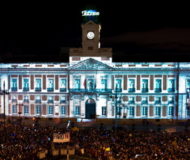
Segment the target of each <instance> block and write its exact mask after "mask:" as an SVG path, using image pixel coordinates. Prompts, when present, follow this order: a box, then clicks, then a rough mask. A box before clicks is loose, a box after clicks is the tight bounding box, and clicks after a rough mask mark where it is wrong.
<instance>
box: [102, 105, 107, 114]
mask: <svg viewBox="0 0 190 160" xmlns="http://www.w3.org/2000/svg"><path fill="white" fill-rule="evenodd" d="M106 114H107V110H106V107H105V106H104V107H102V115H103V116H106Z"/></svg>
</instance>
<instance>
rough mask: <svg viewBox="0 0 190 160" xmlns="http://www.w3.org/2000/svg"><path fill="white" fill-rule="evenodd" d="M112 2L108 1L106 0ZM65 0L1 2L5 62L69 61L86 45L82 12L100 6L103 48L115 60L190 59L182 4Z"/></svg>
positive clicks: (0, 55)
mask: <svg viewBox="0 0 190 160" xmlns="http://www.w3.org/2000/svg"><path fill="white" fill-rule="evenodd" d="M106 2H107V3H106ZM106 2H105V1H104V2H99V1H96V2H93V1H80V3H79V2H77V3H76V2H75V1H68V2H67V3H66V1H62V3H53V2H49V3H48V2H46V3H41V4H39V3H34V2H33V3H29V2H28V3H23V2H15V3H14V4H13V3H11V4H2V5H1V7H2V10H1V16H0V18H1V19H0V22H1V23H0V24H1V29H0V61H1V62H38V61H40V62H46V61H47V62H50V61H52V62H62V61H63V62H67V61H68V48H72V47H81V23H82V16H81V11H82V10H84V9H90V8H92V9H97V10H98V11H100V14H101V16H100V17H99V20H100V22H101V25H102V30H101V46H102V47H112V48H113V58H114V61H132V62H133V61H189V62H190V20H189V19H190V18H189V15H190V13H189V12H190V10H189V9H188V5H187V4H183V3H174V2H172V3H168V4H166V3H162V2H159V1H157V2H154V3H145V2H141V3H139V2H138V1H133V2H128V1H119V0H117V1H114V2H109V1H106Z"/></svg>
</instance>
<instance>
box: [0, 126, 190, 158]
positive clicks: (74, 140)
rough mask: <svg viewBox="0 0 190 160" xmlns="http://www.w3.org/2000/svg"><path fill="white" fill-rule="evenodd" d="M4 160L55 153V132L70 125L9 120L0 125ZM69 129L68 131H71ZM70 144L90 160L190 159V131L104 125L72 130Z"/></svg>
mask: <svg viewBox="0 0 190 160" xmlns="http://www.w3.org/2000/svg"><path fill="white" fill-rule="evenodd" d="M0 126H1V128H0V137H1V138H0V160H21V159H27V160H34V159H38V158H39V157H38V153H39V152H40V151H46V153H47V154H46V158H47V159H59V158H60V157H53V156H52V148H56V147H60V145H57V144H53V142H52V138H53V137H52V136H53V133H58V132H60V133H65V132H66V128H56V127H42V126H39V125H33V126H24V125H21V124H15V123H9V122H7V123H6V125H5V126H4V125H3V124H0ZM67 131H68V130H67ZM69 132H70V134H71V140H70V142H69V144H63V145H61V147H66V146H68V145H69V146H70V147H72V148H74V149H75V155H77V156H78V157H86V158H87V159H89V160H135V159H139V160H141V159H142V160H152V159H155V160H156V159H158V160H187V159H190V154H189V153H190V132H189V131H188V130H186V131H181V132H175V133H167V132H164V131H135V130H127V129H124V128H117V129H116V128H112V129H106V128H104V127H98V128H97V127H96V128H79V129H72V128H71V129H70V130H69Z"/></svg>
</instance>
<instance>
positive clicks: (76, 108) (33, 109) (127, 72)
mask: <svg viewBox="0 0 190 160" xmlns="http://www.w3.org/2000/svg"><path fill="white" fill-rule="evenodd" d="M100 30H101V26H100V24H97V23H95V22H94V21H93V20H89V21H87V22H86V23H84V24H82V48H71V49H70V53H69V55H70V56H69V63H19V64H15V63H1V64H0V90H1V95H0V113H2V114H3V113H4V112H5V114H6V115H7V116H26V117H48V118H49V117H55V118H58V117H60V118H68V117H69V118H86V119H91V118H92V119H93V118H123V119H142V118H146V119H188V118H190V107H189V106H190V100H189V92H190V63H185V62H183V63H181V62H173V63H172V62H164V63H163V62H162V63H161V62H150V63H143V62H142V63H140V62H139V63H137V62H134V63H133V62H121V63H116V62H112V49H111V48H101V47H100ZM5 91H6V92H5Z"/></svg>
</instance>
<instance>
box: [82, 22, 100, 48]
mask: <svg viewBox="0 0 190 160" xmlns="http://www.w3.org/2000/svg"><path fill="white" fill-rule="evenodd" d="M100 30H101V25H100V24H96V23H95V22H93V21H92V20H90V21H88V22H87V23H85V24H82V48H83V49H84V50H88V51H92V50H94V51H95V50H97V49H98V48H100Z"/></svg>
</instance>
